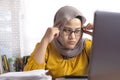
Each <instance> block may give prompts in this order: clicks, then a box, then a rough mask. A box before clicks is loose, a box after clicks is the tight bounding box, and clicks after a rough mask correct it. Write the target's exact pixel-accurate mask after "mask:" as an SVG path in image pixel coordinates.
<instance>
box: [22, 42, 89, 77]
mask: <svg viewBox="0 0 120 80" xmlns="http://www.w3.org/2000/svg"><path fill="white" fill-rule="evenodd" d="M38 45H39V43H38V44H37V45H36V48H35V50H36V49H37V46H38ZM90 49H91V40H86V42H85V47H84V49H83V51H82V52H81V53H80V55H78V56H76V57H73V58H70V59H63V57H62V56H61V55H60V53H59V52H58V51H57V50H56V49H55V48H54V46H53V44H52V43H50V44H49V45H48V48H47V51H46V55H45V63H44V64H39V63H38V62H37V61H36V60H35V58H34V57H33V54H34V51H35V50H34V51H33V53H32V54H31V56H30V58H29V59H28V63H27V64H26V66H25V67H24V70H25V71H28V70H35V69H45V70H49V72H48V74H50V75H51V76H52V77H53V78H57V77H62V76H68V75H73V76H79V75H87V71H88V63H89V56H90Z"/></svg>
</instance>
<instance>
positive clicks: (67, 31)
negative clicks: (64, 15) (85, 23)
mask: <svg viewBox="0 0 120 80" xmlns="http://www.w3.org/2000/svg"><path fill="white" fill-rule="evenodd" d="M63 31H64V33H65V34H66V35H71V34H72V33H73V32H74V34H75V36H80V35H81V29H76V30H75V31H73V30H72V29H71V28H64V29H63Z"/></svg>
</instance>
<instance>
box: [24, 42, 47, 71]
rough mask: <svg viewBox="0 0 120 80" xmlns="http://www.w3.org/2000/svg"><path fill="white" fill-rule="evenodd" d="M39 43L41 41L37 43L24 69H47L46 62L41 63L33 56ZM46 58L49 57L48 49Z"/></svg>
mask: <svg viewBox="0 0 120 80" xmlns="http://www.w3.org/2000/svg"><path fill="white" fill-rule="evenodd" d="M38 45H39V43H38V44H37V45H36V47H35V49H34V51H33V52H32V54H31V56H30V58H29V59H28V62H27V64H26V66H25V67H24V71H29V70H35V69H45V65H46V62H45V63H44V64H39V63H38V62H37V61H36V59H35V58H34V56H33V54H34V53H35V51H36V50H37V49H38ZM45 59H47V51H46V55H45Z"/></svg>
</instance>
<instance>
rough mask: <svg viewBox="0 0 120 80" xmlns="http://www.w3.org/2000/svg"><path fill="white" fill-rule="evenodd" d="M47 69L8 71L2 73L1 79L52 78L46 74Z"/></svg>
mask: <svg viewBox="0 0 120 80" xmlns="http://www.w3.org/2000/svg"><path fill="white" fill-rule="evenodd" d="M46 72H47V70H33V71H24V72H8V73H4V74H1V75H0V80H52V78H51V76H48V75H46V74H45V73H46Z"/></svg>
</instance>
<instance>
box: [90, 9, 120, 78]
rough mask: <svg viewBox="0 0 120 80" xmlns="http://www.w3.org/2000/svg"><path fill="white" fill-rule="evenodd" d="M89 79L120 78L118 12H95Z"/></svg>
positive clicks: (119, 26)
mask: <svg viewBox="0 0 120 80" xmlns="http://www.w3.org/2000/svg"><path fill="white" fill-rule="evenodd" d="M88 80H120V13H118V12H108V11H96V12H95V15H94V29H93V43H92V50H91V56H90V66H89V73H88Z"/></svg>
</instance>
